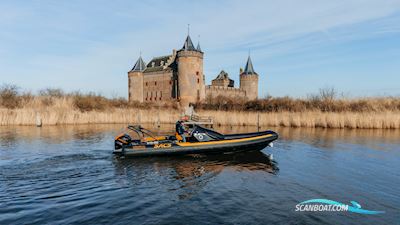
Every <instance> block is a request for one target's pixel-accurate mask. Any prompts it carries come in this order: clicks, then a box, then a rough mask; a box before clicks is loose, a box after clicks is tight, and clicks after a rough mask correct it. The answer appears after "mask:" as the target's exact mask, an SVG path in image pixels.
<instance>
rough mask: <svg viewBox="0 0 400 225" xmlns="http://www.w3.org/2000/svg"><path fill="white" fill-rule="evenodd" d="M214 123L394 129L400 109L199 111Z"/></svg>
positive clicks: (399, 120)
mask: <svg viewBox="0 0 400 225" xmlns="http://www.w3.org/2000/svg"><path fill="white" fill-rule="evenodd" d="M201 114H204V115H209V116H211V117H213V118H214V123H215V124H216V125H232V126H257V125H259V126H282V127H310V128H314V127H322V128H362V129H398V128H400V112H370V113H357V112H345V113H336V112H318V111H316V112H244V111H210V110H207V111H201Z"/></svg>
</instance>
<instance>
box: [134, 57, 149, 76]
mask: <svg viewBox="0 0 400 225" xmlns="http://www.w3.org/2000/svg"><path fill="white" fill-rule="evenodd" d="M145 69H146V63H144V61H143V59H142V56H139V59H138V60H137V61H136V63H135V65H134V66H133V68H132V70H131V71H138V72H143V71H144V70H145Z"/></svg>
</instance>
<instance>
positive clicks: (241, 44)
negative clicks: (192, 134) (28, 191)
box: [0, 0, 400, 97]
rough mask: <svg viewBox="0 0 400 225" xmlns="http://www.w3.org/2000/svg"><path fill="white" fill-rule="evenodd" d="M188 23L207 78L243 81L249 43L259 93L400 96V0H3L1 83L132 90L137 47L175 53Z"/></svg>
mask: <svg viewBox="0 0 400 225" xmlns="http://www.w3.org/2000/svg"><path fill="white" fill-rule="evenodd" d="M187 24H190V27H191V28H190V33H191V37H192V40H193V41H194V42H195V44H197V41H198V40H199V39H200V44H201V47H202V50H203V51H204V52H205V59H204V72H205V74H206V82H207V83H209V82H210V81H211V79H212V78H214V77H215V76H216V75H217V74H218V73H219V71H220V70H222V69H224V70H225V71H227V72H228V73H229V74H230V77H231V78H232V79H234V80H235V84H236V85H238V84H239V82H238V73H239V68H240V67H244V65H245V62H246V59H247V56H248V52H249V50H250V51H251V57H252V61H253V65H254V68H255V70H256V72H258V73H259V75H260V96H261V97H262V96H265V95H267V94H270V95H273V96H285V95H289V96H293V97H304V96H307V94H310V93H315V92H317V91H318V89H319V88H323V87H335V88H336V89H337V90H338V91H340V92H343V93H344V94H345V95H346V96H350V97H358V96H373V95H378V96H382V95H394V96H399V95H400V1H399V0H397V1H394V0H393V1H390V0H347V1H331V0H319V1H318V0H313V1H308V0H305V1H295V0H293V1H286V0H283V1H268V0H263V1H251V0H248V1H222V0H221V1H174V0H172V1H128V0H127V1H121V0H119V1H88V0H87V1H78V0H69V1H61V0H60V1H46V0H41V1H22V0H21V1H1V2H0V84H1V83H12V84H16V85H18V86H20V87H21V88H23V89H25V90H30V91H33V92H35V91H37V90H39V89H42V88H45V87H55V88H62V89H64V90H66V91H74V90H81V91H83V92H88V91H94V92H97V93H100V94H103V95H107V96H110V97H114V96H123V97H126V96H127V71H128V70H130V69H131V67H132V66H133V64H134V63H135V61H136V59H137V58H138V56H139V52H140V51H142V56H143V58H144V60H145V61H146V62H148V61H149V60H150V59H151V58H152V57H154V56H160V55H167V54H171V52H172V49H173V48H175V49H179V48H181V47H182V44H183V42H184V40H185V38H186V33H187ZM199 35H200V38H199V37H198V36H199Z"/></svg>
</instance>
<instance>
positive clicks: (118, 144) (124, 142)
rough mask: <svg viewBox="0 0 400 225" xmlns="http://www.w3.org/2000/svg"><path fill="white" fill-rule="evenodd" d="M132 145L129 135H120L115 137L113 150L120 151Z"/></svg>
mask: <svg viewBox="0 0 400 225" xmlns="http://www.w3.org/2000/svg"><path fill="white" fill-rule="evenodd" d="M131 144H132V138H131V136H129V134H120V135H118V136H117V137H115V141H114V148H115V149H121V148H122V147H126V146H130V145H131Z"/></svg>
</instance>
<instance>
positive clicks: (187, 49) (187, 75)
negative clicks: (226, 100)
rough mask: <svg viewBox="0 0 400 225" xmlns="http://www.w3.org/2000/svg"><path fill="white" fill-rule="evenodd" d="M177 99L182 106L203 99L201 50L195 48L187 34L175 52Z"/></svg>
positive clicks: (203, 85)
mask: <svg viewBox="0 0 400 225" xmlns="http://www.w3.org/2000/svg"><path fill="white" fill-rule="evenodd" d="M177 64H178V87H179V99H180V102H181V105H182V106H187V105H188V104H189V103H195V102H197V101H201V100H204V99H205V96H206V94H205V84H204V74H203V52H202V51H201V50H200V45H198V49H196V48H195V47H194V45H193V42H192V40H191V38H190V36H189V35H188V36H187V38H186V40H185V43H184V45H183V47H182V49H180V50H179V51H178V52H177Z"/></svg>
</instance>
